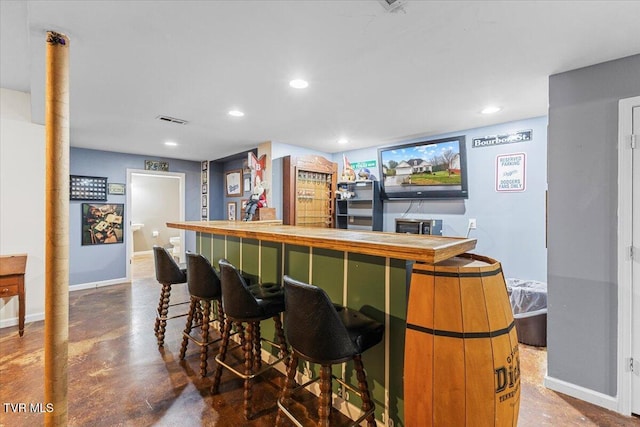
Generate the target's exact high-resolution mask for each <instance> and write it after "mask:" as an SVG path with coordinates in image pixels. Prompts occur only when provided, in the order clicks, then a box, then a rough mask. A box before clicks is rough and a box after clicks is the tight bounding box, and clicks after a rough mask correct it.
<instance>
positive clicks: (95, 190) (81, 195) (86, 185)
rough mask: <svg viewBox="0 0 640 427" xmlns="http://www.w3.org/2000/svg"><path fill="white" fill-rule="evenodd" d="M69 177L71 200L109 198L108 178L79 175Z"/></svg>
mask: <svg viewBox="0 0 640 427" xmlns="http://www.w3.org/2000/svg"><path fill="white" fill-rule="evenodd" d="M69 178H70V179H69V199H70V200H102V201H105V200H107V178H105V177H101V176H79V175H70V177H69Z"/></svg>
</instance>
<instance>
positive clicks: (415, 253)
mask: <svg viewBox="0 0 640 427" xmlns="http://www.w3.org/2000/svg"><path fill="white" fill-rule="evenodd" d="M167 227H169V228H178V229H182V230H190V231H198V232H201V233H209V234H217V235H224V236H234V237H241V238H247V239H255V240H265V241H270V242H278V243H288V244H292V245H300V246H309V247H313V248H324V249H333V250H337V251H344V252H355V253H361V254H366V255H375V256H381V257H389V258H397V259H406V260H413V261H421V262H426V263H429V264H435V263H437V262H440V261H444V260H446V259H449V258H452V257H454V256H456V255H460V254H462V253H465V252H468V251H470V250H473V249H474V248H475V247H476V239H466V238H463V237H443V236H430V235H418V234H401V233H388V232H379V231H359V230H344V229H336V228H316V227H301V226H296V225H282V221H277V220H276V221H249V222H245V221H186V222H168V223H167Z"/></svg>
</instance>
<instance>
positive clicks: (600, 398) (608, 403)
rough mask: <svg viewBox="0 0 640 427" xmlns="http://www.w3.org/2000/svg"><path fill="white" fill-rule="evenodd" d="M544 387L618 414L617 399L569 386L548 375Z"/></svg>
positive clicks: (579, 387) (572, 385)
mask: <svg viewBox="0 0 640 427" xmlns="http://www.w3.org/2000/svg"><path fill="white" fill-rule="evenodd" d="M544 386H545V387H547V388H548V389H550V390H553V391H557V392H559V393H562V394H566V395H568V396H571V397H575V398H576V399H580V400H584V401H585V402H588V403H592V404H594V405H597V406H600V407H603V408H605V409H609V410H610V411H614V412H618V398H617V397H613V396H609V395H608V394H604V393H600V392H598V391H594V390H591V389H588V388H584V387H581V386H579V385H575V384H571V383H568V382H566V381H562V380H559V379H557V378H553V377H550V376H548V375H546V376H545V377H544Z"/></svg>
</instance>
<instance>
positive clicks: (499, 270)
mask: <svg viewBox="0 0 640 427" xmlns="http://www.w3.org/2000/svg"><path fill="white" fill-rule="evenodd" d="M413 273H415V274H424V275H427V276H438V277H491V276H497V275H498V274H501V273H502V268H497V269H495V270H491V271H478V272H468V273H464V272H456V271H434V270H413Z"/></svg>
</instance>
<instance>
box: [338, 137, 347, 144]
mask: <svg viewBox="0 0 640 427" xmlns="http://www.w3.org/2000/svg"><path fill="white" fill-rule="evenodd" d="M348 143H349V140H348V139H347V138H340V139H339V140H338V144H348Z"/></svg>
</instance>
